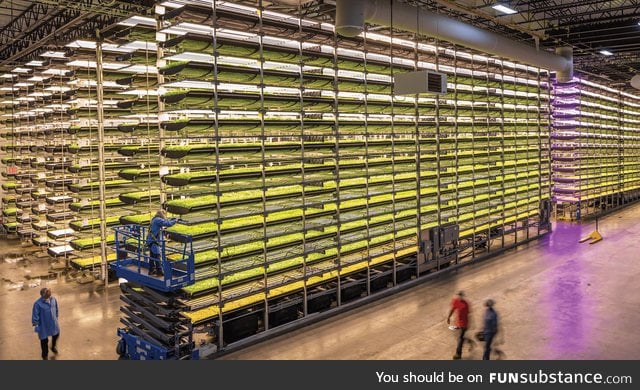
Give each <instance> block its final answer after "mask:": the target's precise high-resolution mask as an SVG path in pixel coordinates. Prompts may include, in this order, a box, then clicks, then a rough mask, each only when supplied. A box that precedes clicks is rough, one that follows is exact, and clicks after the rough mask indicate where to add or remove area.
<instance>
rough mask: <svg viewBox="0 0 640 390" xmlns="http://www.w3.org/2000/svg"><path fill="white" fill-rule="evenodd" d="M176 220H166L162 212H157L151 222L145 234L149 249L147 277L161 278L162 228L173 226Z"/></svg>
mask: <svg viewBox="0 0 640 390" xmlns="http://www.w3.org/2000/svg"><path fill="white" fill-rule="evenodd" d="M176 222H177V219H175V218H171V219H167V215H166V214H165V212H164V210H159V211H158V212H157V213H156V215H155V216H154V217H153V219H152V220H151V224H150V225H149V232H148V233H147V241H146V242H147V246H148V247H149V275H158V276H162V275H163V272H162V263H161V261H162V259H160V257H161V255H160V253H161V252H162V242H163V239H162V234H163V232H162V228H165V227H170V226H173V225H175V224H176Z"/></svg>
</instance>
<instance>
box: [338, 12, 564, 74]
mask: <svg viewBox="0 0 640 390" xmlns="http://www.w3.org/2000/svg"><path fill="white" fill-rule="evenodd" d="M365 22H367V23H370V24H373V25H381V26H387V27H391V26H393V28H397V29H400V30H405V31H411V32H414V33H416V34H419V35H426V36H431V37H434V38H438V39H442V40H444V41H448V42H451V43H455V44H458V45H462V46H465V47H468V48H471V49H475V50H479V51H481V52H483V53H488V54H492V55H496V56H499V57H504V58H509V59H511V60H515V61H518V62H521V63H524V64H528V65H532V66H536V67H539V68H544V69H549V70H553V71H555V72H556V74H557V79H558V81H560V82H567V81H570V80H571V79H572V78H573V51H572V48H570V47H560V48H557V49H556V53H557V54H552V53H548V52H546V51H540V50H536V49H535V48H533V47H531V46H529V45H526V44H523V43H520V42H515V41H513V40H510V39H507V38H505V37H503V36H501V35H498V34H495V33H492V32H489V31H486V30H483V29H481V28H478V27H474V26H471V25H469V24H466V23H463V22H461V21H459V20H455V19H451V18H448V17H446V16H443V15H439V14H436V13H434V12H430V11H427V10H424V9H422V8H419V7H414V6H411V5H409V4H405V3H402V2H400V1H398V0H337V1H336V31H337V32H338V34H340V35H344V36H348V37H354V36H356V35H358V34H360V33H361V32H362V31H364V24H365Z"/></svg>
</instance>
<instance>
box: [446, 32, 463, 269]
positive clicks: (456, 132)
mask: <svg viewBox="0 0 640 390" xmlns="http://www.w3.org/2000/svg"><path fill="white" fill-rule="evenodd" d="M453 69H454V72H455V73H454V74H457V70H458V45H456V44H454V45H453ZM447 92H448V91H447ZM458 115H459V110H458V90H457V89H454V90H453V116H454V118H455V119H456V120H455V122H454V124H453V133H454V136H455V141H454V150H453V151H454V153H455V158H454V164H455V167H456V175H455V178H456V180H455V183H456V192H455V196H454V197H455V200H456V220H457V223H458V227H460V192H459V191H458V183H460V180H461V179H460V177H459V167H460V160H459V156H460V143H459V139H460V124H459V123H460V120H459V116H458ZM447 187H449V184H447ZM459 260H460V256H456V264H457V263H458V261H459Z"/></svg>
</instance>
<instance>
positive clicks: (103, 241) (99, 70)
mask: <svg viewBox="0 0 640 390" xmlns="http://www.w3.org/2000/svg"><path fill="white" fill-rule="evenodd" d="M96 36H97V38H98V39H97V42H96V94H97V101H98V107H97V112H96V114H97V119H98V129H97V130H98V192H99V195H98V196H99V199H100V260H101V261H100V277H101V278H102V280H103V282H104V285H105V287H106V286H107V284H108V278H107V207H106V203H105V202H106V200H105V180H106V174H105V166H104V164H105V156H104V93H103V90H102V88H103V85H104V74H103V63H102V37H101V36H100V32H99V31H98V30H97V31H96Z"/></svg>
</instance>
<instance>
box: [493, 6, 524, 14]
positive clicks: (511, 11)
mask: <svg viewBox="0 0 640 390" xmlns="http://www.w3.org/2000/svg"><path fill="white" fill-rule="evenodd" d="M491 8H493V9H495V10H496V11H498V12H502V13H503V14H507V15H513V14H517V13H518V11H516V10H515V9H513V8H510V7H507V6H506V5H504V4H494V5H492V6H491Z"/></svg>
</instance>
